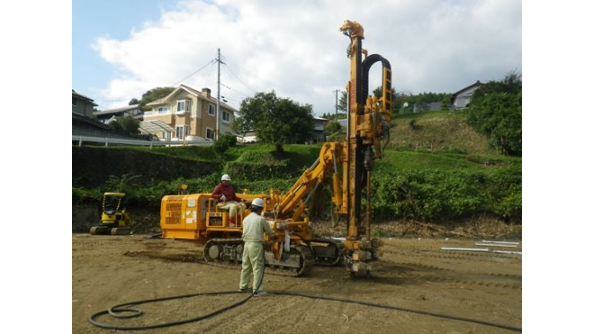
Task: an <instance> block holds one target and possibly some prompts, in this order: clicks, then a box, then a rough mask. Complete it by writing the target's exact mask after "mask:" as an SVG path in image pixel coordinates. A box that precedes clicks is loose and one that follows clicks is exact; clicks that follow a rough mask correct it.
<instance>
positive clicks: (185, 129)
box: [176, 125, 190, 140]
mask: <svg viewBox="0 0 595 334" xmlns="http://www.w3.org/2000/svg"><path fill="white" fill-rule="evenodd" d="M189 133H190V127H189V126H188V125H176V138H178V139H179V140H184V138H186V136H187V135H188V134H189Z"/></svg>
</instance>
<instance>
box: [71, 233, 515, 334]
mask: <svg viewBox="0 0 595 334" xmlns="http://www.w3.org/2000/svg"><path fill="white" fill-rule="evenodd" d="M148 237H149V236H148V235H134V236H90V235H88V234H73V235H72V316H73V318H72V328H73V333H107V332H113V331H110V330H106V329H101V328H98V327H95V326H93V325H91V324H90V323H89V322H88V321H87V318H88V317H89V315H91V314H92V313H94V312H97V311H100V310H105V309H107V308H109V307H110V306H113V305H115V304H118V303H123V302H128V301H135V300H142V299H149V298H158V297H165V296H172V295H182V294H189V293H197V292H209V291H224V290H235V289H237V288H238V281H239V273H240V272H239V270H233V269H226V268H215V267H211V266H208V265H206V264H205V263H204V262H203V259H202V247H200V246H198V245H196V244H194V243H191V242H184V241H175V240H160V239H149V238H148ZM383 240H384V245H385V246H384V248H383V249H384V256H383V257H382V260H380V261H378V262H376V263H375V269H374V276H373V277H372V278H370V279H365V278H355V279H354V278H350V277H349V275H348V274H347V272H346V271H345V269H344V268H342V267H333V268H329V267H316V268H314V269H313V270H312V271H311V272H310V273H309V275H308V276H307V277H301V278H292V277H284V276H274V275H270V274H269V275H266V277H265V282H264V284H265V289H267V290H287V291H291V292H301V293H307V294H318V295H325V296H332V297H339V298H347V299H355V300H362V301H369V302H374V303H381V304H386V305H392V306H398V307H404V308H410V309H416V310H422V311H428V312H434V313H442V314H449V315H454V316H459V317H465V318H472V319H476V320H483V321H488V322H495V323H499V324H504V325H509V326H515V327H522V257H521V256H520V255H504V254H496V253H472V252H446V251H443V250H441V249H440V247H441V246H447V247H479V246H475V242H476V240H472V239H453V238H450V239H449V240H446V238H443V237H442V238H435V239H428V238H422V239H417V238H408V239H405V238H383ZM507 250H510V249H507ZM515 250H521V249H520V246H519V248H518V249H515ZM244 297H245V295H229V296H216V297H198V298H192V299H183V300H177V301H167V302H162V303H157V304H150V305H141V306H140V307H141V308H142V309H143V311H144V312H145V314H144V315H143V316H142V317H140V318H136V319H132V320H127V321H122V320H117V319H110V317H109V316H108V317H106V316H103V317H101V318H99V321H101V322H106V323H113V324H119V325H126V326H128V325H138V324H155V323H161V322H170V321H175V320H182V319H185V318H190V317H195V316H198V315H201V314H205V313H208V312H210V311H213V310H215V309H218V308H221V307H223V306H225V305H228V304H230V303H232V302H234V301H238V300H240V299H241V298H244ZM142 332H143V333H196V332H211V333H232V332H233V333H272V332H281V333H329V332H336V333H369V332H374V333H452V334H455V333H512V332H511V331H508V330H505V329H499V328H494V327H487V326H483V325H479V324H474V323H468V322H461V321H455V320H447V319H442V318H436V317H432V316H427V315H420V314H413V313H407V312H401V311H395V310H386V309H378V308H372V307H368V306H362V305H355V304H344V303H339V302H333V301H324V300H312V299H306V298H301V297H282V296H266V297H258V298H252V299H251V300H250V301H248V302H247V303H246V304H244V305H242V306H240V307H238V308H235V309H233V310H231V311H228V312H225V313H223V314H220V315H218V316H216V317H214V318H210V319H207V320H205V321H202V322H198V323H191V324H185V325H181V326H176V327H171V328H166V329H157V330H148V331H142Z"/></svg>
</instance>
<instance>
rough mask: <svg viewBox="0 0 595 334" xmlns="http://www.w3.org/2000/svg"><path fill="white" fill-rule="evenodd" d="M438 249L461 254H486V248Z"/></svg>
mask: <svg viewBox="0 0 595 334" xmlns="http://www.w3.org/2000/svg"><path fill="white" fill-rule="evenodd" d="M440 249H442V250H446V251H462V252H488V251H489V249H487V248H459V247H441V248H440Z"/></svg>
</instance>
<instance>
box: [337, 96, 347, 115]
mask: <svg viewBox="0 0 595 334" xmlns="http://www.w3.org/2000/svg"><path fill="white" fill-rule="evenodd" d="M337 109H338V110H339V111H342V112H344V113H346V112H347V91H342V92H341V97H340V98H339V103H337Z"/></svg>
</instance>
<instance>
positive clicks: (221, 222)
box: [160, 21, 392, 276]
mask: <svg viewBox="0 0 595 334" xmlns="http://www.w3.org/2000/svg"><path fill="white" fill-rule="evenodd" d="M340 31H341V32H343V34H345V35H346V36H348V37H349V39H350V44H349V47H348V49H347V57H348V58H349V59H350V62H351V78H350V81H349V83H348V84H347V92H348V118H347V119H348V125H347V134H346V138H345V140H344V141H341V142H327V143H325V144H324V145H323V146H322V149H321V150H320V154H319V157H318V159H317V160H316V161H315V162H314V164H312V166H311V167H310V168H308V169H307V170H306V171H305V172H304V173H303V174H302V175H301V177H300V178H299V179H298V180H297V182H296V183H295V184H294V185H293V186H292V187H291V189H289V190H288V191H286V192H283V193H281V192H280V191H279V190H276V189H271V190H270V193H269V194H249V193H248V192H247V191H246V190H245V191H244V192H243V193H242V194H238V197H239V198H241V199H245V200H247V201H250V200H253V199H255V198H257V197H260V198H262V199H263V200H264V201H265V208H264V210H263V215H264V217H265V218H266V219H267V221H268V222H269V224H270V225H271V228H272V229H273V231H275V236H274V237H272V238H270V239H269V240H268V242H267V247H266V251H265V258H266V263H267V266H268V267H269V272H271V270H272V272H273V273H276V274H282V275H289V276H302V275H305V274H307V273H308V271H309V270H310V269H311V268H312V266H313V265H338V264H339V263H342V264H343V265H344V266H345V268H346V269H347V271H349V273H350V274H352V275H356V274H362V273H363V274H365V275H367V276H369V275H370V273H371V270H372V263H373V261H374V260H377V259H378V258H380V256H381V254H382V251H381V247H382V242H381V240H379V239H376V238H371V220H372V211H371V206H370V203H371V202H370V196H371V183H370V180H371V173H372V168H373V166H374V160H375V159H380V158H381V157H382V148H383V147H382V146H383V143H382V141H383V140H386V141H387V142H388V137H389V123H390V110H391V102H392V101H391V98H392V95H391V91H392V90H391V66H390V63H389V62H388V60H386V59H385V58H384V57H382V56H380V55H378V54H372V55H369V56H368V52H367V50H364V49H362V40H363V39H364V29H363V28H362V26H361V25H360V24H359V23H357V22H354V21H345V23H344V24H343V26H342V27H341V28H340ZM377 62H381V64H382V96H381V97H380V98H376V97H374V96H368V74H369V71H370V68H371V67H372V65H374V64H375V63H377ZM327 184H330V186H331V190H332V205H333V210H334V213H335V214H337V215H339V216H342V217H345V219H346V221H347V225H348V230H347V236H346V238H345V241H344V242H341V241H337V240H334V239H326V238H315V237H314V235H313V231H312V226H311V221H310V218H309V217H308V215H307V210H306V209H307V208H308V205H311V202H312V201H313V198H314V196H313V195H314V194H315V193H316V191H317V190H319V188H320V187H323V186H325V185H327ZM363 196H366V202H365V211H363V210H362V206H363V205H362V198H363ZM220 208H221V203H219V204H218V203H217V201H216V200H214V199H212V198H211V194H210V193H200V194H188V195H168V196H165V197H163V199H162V202H161V213H160V214H161V219H160V225H161V229H162V237H163V238H174V239H186V240H193V241H197V242H198V243H199V244H204V251H203V252H204V258H205V260H206V261H207V262H208V263H210V264H213V265H215V266H226V267H227V266H231V267H236V266H238V267H239V266H240V265H241V260H242V251H243V242H242V239H241V236H242V221H243V219H244V217H245V216H246V215H248V214H249V213H250V210H249V208H248V209H246V210H245V211H243V210H236V212H238V211H239V213H238V214H236V216H234V217H231V216H230V215H229V212H226V211H224V210H221V209H220Z"/></svg>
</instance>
